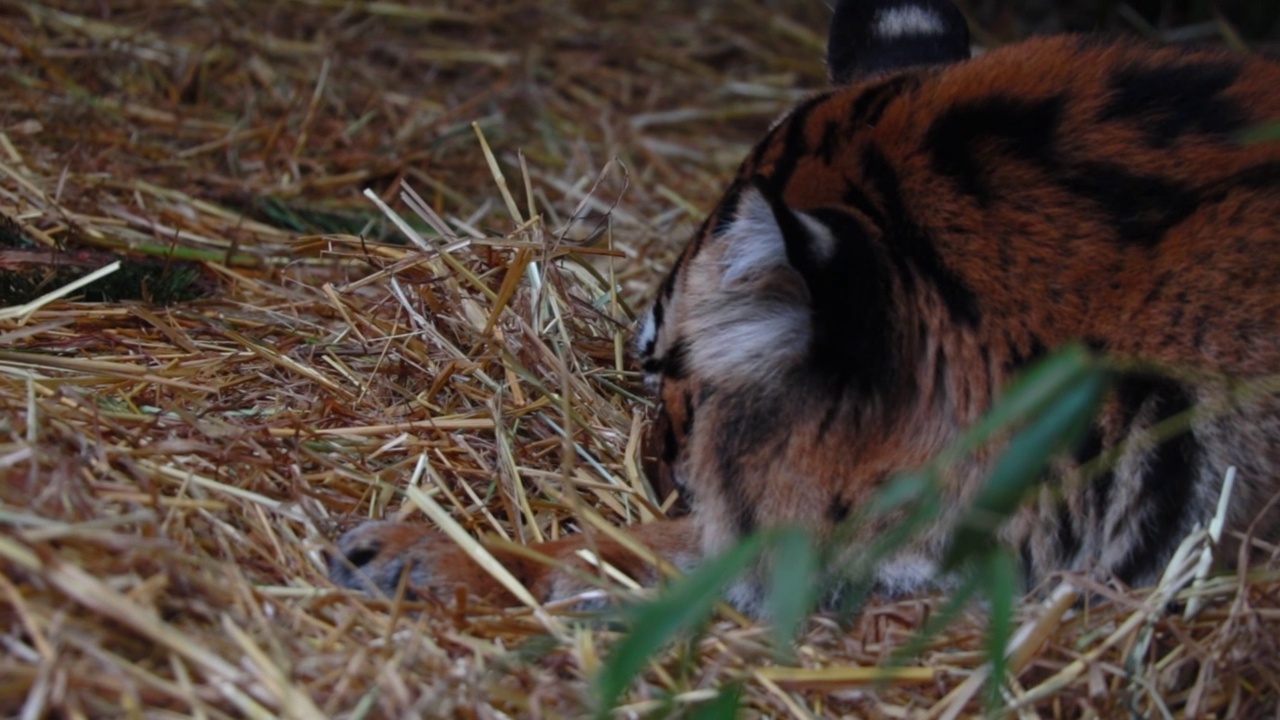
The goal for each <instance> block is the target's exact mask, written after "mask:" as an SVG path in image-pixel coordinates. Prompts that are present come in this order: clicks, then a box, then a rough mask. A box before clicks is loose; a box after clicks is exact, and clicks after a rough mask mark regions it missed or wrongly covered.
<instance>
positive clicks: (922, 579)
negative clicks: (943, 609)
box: [876, 553, 938, 597]
mask: <svg viewBox="0 0 1280 720" xmlns="http://www.w3.org/2000/svg"><path fill="white" fill-rule="evenodd" d="M876 580H877V581H878V584H879V586H880V590H881V591H882V592H884V593H885V594H886V595H889V596H890V597H903V596H906V595H915V594H917V593H919V592H921V591H923V590H930V589H933V588H936V587H937V586H938V565H937V563H935V562H934V561H932V560H930V559H929V558H926V557H924V556H923V555H916V554H914V553H901V554H898V555H895V556H893V557H891V558H890V559H888V560H886V561H885V562H883V563H881V564H880V567H879V569H878V570H877V571H876Z"/></svg>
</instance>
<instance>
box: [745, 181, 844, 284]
mask: <svg viewBox="0 0 1280 720" xmlns="http://www.w3.org/2000/svg"><path fill="white" fill-rule="evenodd" d="M721 237H722V238H723V239H724V241H725V272H724V282H726V283H732V282H734V281H736V280H738V279H739V278H744V277H748V276H752V275H756V274H759V273H764V272H768V271H770V270H774V269H780V268H787V267H789V268H791V269H792V270H795V271H796V272H797V273H799V274H800V276H801V277H802V278H804V280H805V283H806V284H807V285H809V286H810V290H812V289H813V283H814V281H815V280H816V279H817V278H818V277H822V276H825V275H826V274H827V270H828V266H829V264H830V261H831V259H832V257H834V255H835V250H836V239H835V236H834V235H833V233H832V231H831V229H830V228H829V227H828V226H827V225H825V224H824V223H822V222H820V221H819V220H817V219H816V218H814V217H812V216H810V215H809V214H807V213H802V212H797V211H795V210H792V209H791V208H789V207H787V205H786V203H784V202H783V201H782V198H781V197H779V196H778V194H777V193H776V192H774V191H773V190H772V189H771V188H769V187H767V185H766V184H765V183H763V182H760V181H757V182H753V183H751V184H749V185H747V186H746V187H744V188H742V190H741V191H740V192H739V193H738V198H737V204H736V207H735V209H734V217H733V219H732V220H731V221H730V222H728V223H727V224H726V225H725V228H724V230H723V232H722V233H721Z"/></svg>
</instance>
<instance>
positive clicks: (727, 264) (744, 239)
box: [716, 188, 787, 286]
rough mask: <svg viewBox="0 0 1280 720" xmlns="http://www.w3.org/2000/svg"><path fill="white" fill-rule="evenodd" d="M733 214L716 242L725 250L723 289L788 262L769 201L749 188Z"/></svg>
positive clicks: (785, 247) (779, 230) (779, 229)
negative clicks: (732, 217) (733, 216)
mask: <svg viewBox="0 0 1280 720" xmlns="http://www.w3.org/2000/svg"><path fill="white" fill-rule="evenodd" d="M735 212H736V214H737V217H735V218H734V220H733V222H731V223H730V224H729V227H727V228H726V229H725V231H724V233H722V234H721V235H720V237H719V238H717V240H716V242H718V243H723V245H724V248H725V250H724V259H723V263H724V275H723V282H722V284H723V285H726V286H727V285H731V284H733V283H734V282H735V281H737V280H741V279H743V278H745V277H748V276H750V275H754V274H756V273H759V272H764V271H767V270H771V269H773V268H776V267H780V266H783V265H785V264H786V262H787V246H786V244H785V243H784V242H783V240H782V229H781V228H779V227H778V220H777V218H775V217H774V216H773V208H771V207H769V201H768V200H765V198H764V195H762V194H761V193H760V191H759V190H757V189H755V188H749V189H747V190H746V191H744V192H743V193H742V196H741V197H740V198H739V199H738V207H737V208H736V209H735Z"/></svg>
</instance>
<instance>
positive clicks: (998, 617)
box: [978, 551, 1021, 707]
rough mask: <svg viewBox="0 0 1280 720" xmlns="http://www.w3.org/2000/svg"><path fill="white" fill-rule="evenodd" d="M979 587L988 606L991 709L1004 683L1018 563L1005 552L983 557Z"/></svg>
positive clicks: (1011, 633) (1016, 585) (998, 698)
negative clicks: (988, 602)
mask: <svg viewBox="0 0 1280 720" xmlns="http://www.w3.org/2000/svg"><path fill="white" fill-rule="evenodd" d="M978 574H979V575H981V577H982V585H983V587H984V589H985V592H986V594H987V599H988V600H989V601H990V603H991V612H990V618H991V620H990V627H989V629H988V631H987V654H988V655H989V662H990V663H991V677H990V680H989V683H990V684H989V685H988V691H989V696H988V706H990V707H994V706H995V704H996V703H997V702H999V700H1000V686H1001V684H1002V683H1003V682H1004V675H1005V670H1006V668H1007V667H1008V661H1009V658H1008V657H1007V656H1006V655H1005V650H1006V649H1007V648H1008V647H1009V638H1010V637H1012V636H1013V605H1014V602H1015V601H1016V600H1017V599H1018V597H1019V596H1020V595H1021V592H1020V591H1019V589H1018V584H1019V583H1018V562H1017V561H1016V560H1015V559H1014V558H1013V556H1012V555H1010V554H1009V552H1008V551H998V552H993V553H991V554H989V555H987V556H986V557H985V558H984V559H983V562H982V565H981V567H980V569H979V573H978Z"/></svg>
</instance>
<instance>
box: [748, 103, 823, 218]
mask: <svg viewBox="0 0 1280 720" xmlns="http://www.w3.org/2000/svg"><path fill="white" fill-rule="evenodd" d="M829 97H831V93H830V92H825V93H821V94H818V95H814V96H813V97H811V98H809V99H807V100H805V101H804V102H802V103H800V104H799V105H797V106H796V109H795V110H792V111H791V115H790V116H789V117H788V118H787V119H786V120H785V121H783V124H782V126H781V127H779V128H778V130H780V131H782V132H783V133H784V135H783V138H782V143H783V145H782V148H781V153H780V154H779V157H778V162H777V164H776V165H774V168H773V172H772V173H770V174H769V176H768V183H769V188H770V190H772V192H773V194H775V195H778V196H781V195H782V191H783V189H784V188H785V187H786V186H787V182H788V181H790V180H791V175H792V174H793V173H794V172H795V171H796V165H797V164H799V162H800V159H801V158H803V157H806V156H808V155H809V153H810V152H811V151H812V150H813V148H812V147H810V146H809V138H808V134H807V133H806V132H805V129H806V128H805V126H806V125H808V124H809V115H810V114H811V113H812V112H813V111H814V109H815V108H816V107H818V106H819V105H821V104H822V103H824V102H826V100H827V98H829ZM772 135H773V134H772V133H771V134H770V138H767V139H766V140H765V144H766V145H772V144H773V137H772ZM757 165H758V163H757Z"/></svg>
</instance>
